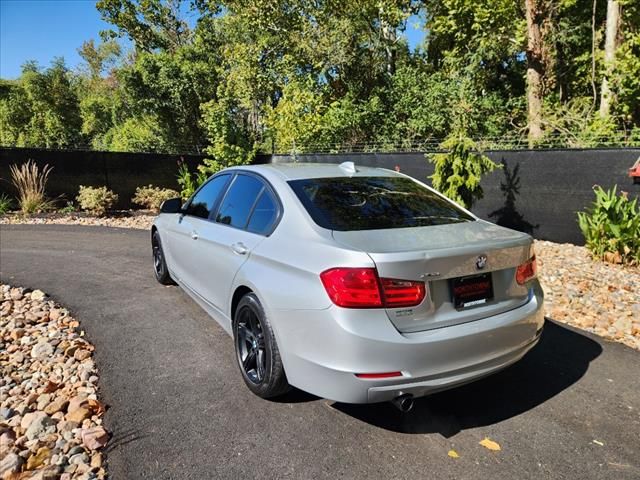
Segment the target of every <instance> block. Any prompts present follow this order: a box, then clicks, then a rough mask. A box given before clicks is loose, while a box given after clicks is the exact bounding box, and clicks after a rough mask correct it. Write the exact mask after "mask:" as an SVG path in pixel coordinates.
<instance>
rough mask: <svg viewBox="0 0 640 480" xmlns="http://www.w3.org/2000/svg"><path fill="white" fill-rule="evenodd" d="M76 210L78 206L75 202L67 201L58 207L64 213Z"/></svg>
mask: <svg viewBox="0 0 640 480" xmlns="http://www.w3.org/2000/svg"><path fill="white" fill-rule="evenodd" d="M75 211H76V207H75V206H74V205H73V202H67V204H66V205H65V206H64V207H62V208H59V209H58V213H62V214H65V215H66V214H69V213H73V212H75Z"/></svg>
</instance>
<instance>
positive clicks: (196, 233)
mask: <svg viewBox="0 0 640 480" xmlns="http://www.w3.org/2000/svg"><path fill="white" fill-rule="evenodd" d="M191 238H192V239H194V240H197V239H198V232H196V231H195V230H194V231H193V232H191Z"/></svg>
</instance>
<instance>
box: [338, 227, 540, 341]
mask: <svg viewBox="0 0 640 480" xmlns="http://www.w3.org/2000/svg"><path fill="white" fill-rule="evenodd" d="M333 237H334V239H335V240H336V241H337V242H338V243H340V244H342V245H344V246H345V247H348V248H351V249H355V250H360V251H363V252H366V253H367V254H369V256H370V257H371V258H372V260H373V261H374V263H375V264H376V268H377V270H378V274H379V275H380V277H384V278H395V279H400V280H414V281H423V282H425V285H426V287H427V293H426V296H425V299H424V301H423V302H422V303H421V304H420V305H417V306H415V307H411V308H394V309H387V310H386V311H387V314H388V316H389V319H390V320H391V322H393V324H394V325H395V327H396V328H397V329H398V330H399V331H400V332H404V333H409V332H418V331H423V330H430V329H434V328H441V327H446V326H451V325H456V324H459V323H465V322H470V321H474V320H478V319H481V318H485V317H488V316H491V315H497V314H499V313H503V312H506V311H508V310H511V309H514V308H517V307H519V306H521V305H523V304H524V303H526V302H527V300H528V296H529V291H528V288H527V287H526V286H522V285H518V284H517V282H516V281H515V271H516V267H517V266H518V265H520V264H522V263H524V262H525V261H526V260H527V259H529V258H530V257H531V255H532V239H531V237H530V236H529V235H527V234H524V233H521V232H516V231H514V230H509V229H507V228H503V227H500V226H497V225H494V224H492V223H489V222H485V221H483V220H477V221H470V222H463V223H452V224H447V225H434V226H427V227H412V228H392V229H385V230H362V231H335V230H334V231H333ZM481 257H482V258H481ZM483 258H484V260H485V261H484V262H483V261H482V260H483ZM482 263H484V265H482V266H481V267H480V266H479V265H478V264H482ZM487 273H490V280H491V285H492V290H493V298H491V299H488V300H486V301H479V302H475V303H476V304H474V305H473V306H467V307H463V308H456V306H455V305H454V300H453V295H452V286H451V284H452V281H453V279H459V278H461V277H468V276H476V275H482V274H487ZM483 280H487V278H486V277H484V278H483ZM456 282H459V280H457V281H456ZM470 303H471V302H469V303H468V304H467V305H470Z"/></svg>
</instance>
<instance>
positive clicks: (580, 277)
mask: <svg viewBox="0 0 640 480" xmlns="http://www.w3.org/2000/svg"><path fill="white" fill-rule="evenodd" d="M154 218H155V217H154V214H152V213H151V212H149V211H140V210H138V211H125V212H118V215H117V216H111V217H104V218H96V217H91V216H89V215H86V214H83V213H74V214H67V215H62V214H48V215H42V216H38V217H31V218H24V217H22V216H19V215H15V214H12V215H5V216H0V224H3V223H4V224H13V223H29V224H65V225H100V226H108V227H122V228H137V229H143V230H148V229H149V228H151V224H152V223H153V219H154ZM535 244H536V252H537V258H538V273H539V277H540V281H541V282H542V286H543V288H544V291H545V295H546V303H545V315H546V316H547V317H548V318H552V319H554V320H557V321H560V322H564V323H567V324H570V325H573V326H575V327H578V328H582V329H584V330H587V331H589V332H593V333H596V334H597V335H600V336H602V337H605V338H608V339H611V340H615V341H618V342H622V343H624V344H626V345H628V346H630V347H633V348H636V349H638V350H640V295H639V294H638V292H640V268H639V267H632V266H622V265H612V264H607V263H603V262H600V261H597V260H593V259H591V257H590V256H589V253H588V251H587V250H586V249H585V248H584V247H579V246H576V245H572V244H568V243H566V244H559V243H553V242H547V241H540V240H536V242H535Z"/></svg>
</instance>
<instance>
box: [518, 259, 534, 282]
mask: <svg viewBox="0 0 640 480" xmlns="http://www.w3.org/2000/svg"><path fill="white" fill-rule="evenodd" d="M537 270H538V268H537V266H536V256H535V255H534V256H533V257H531V258H530V259H529V260H527V261H526V262H524V263H523V264H522V265H518V268H517V269H516V282H518V284H519V285H524V284H525V283H527V282H528V281H529V280H531V279H532V278H535V277H536V272H537Z"/></svg>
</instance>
